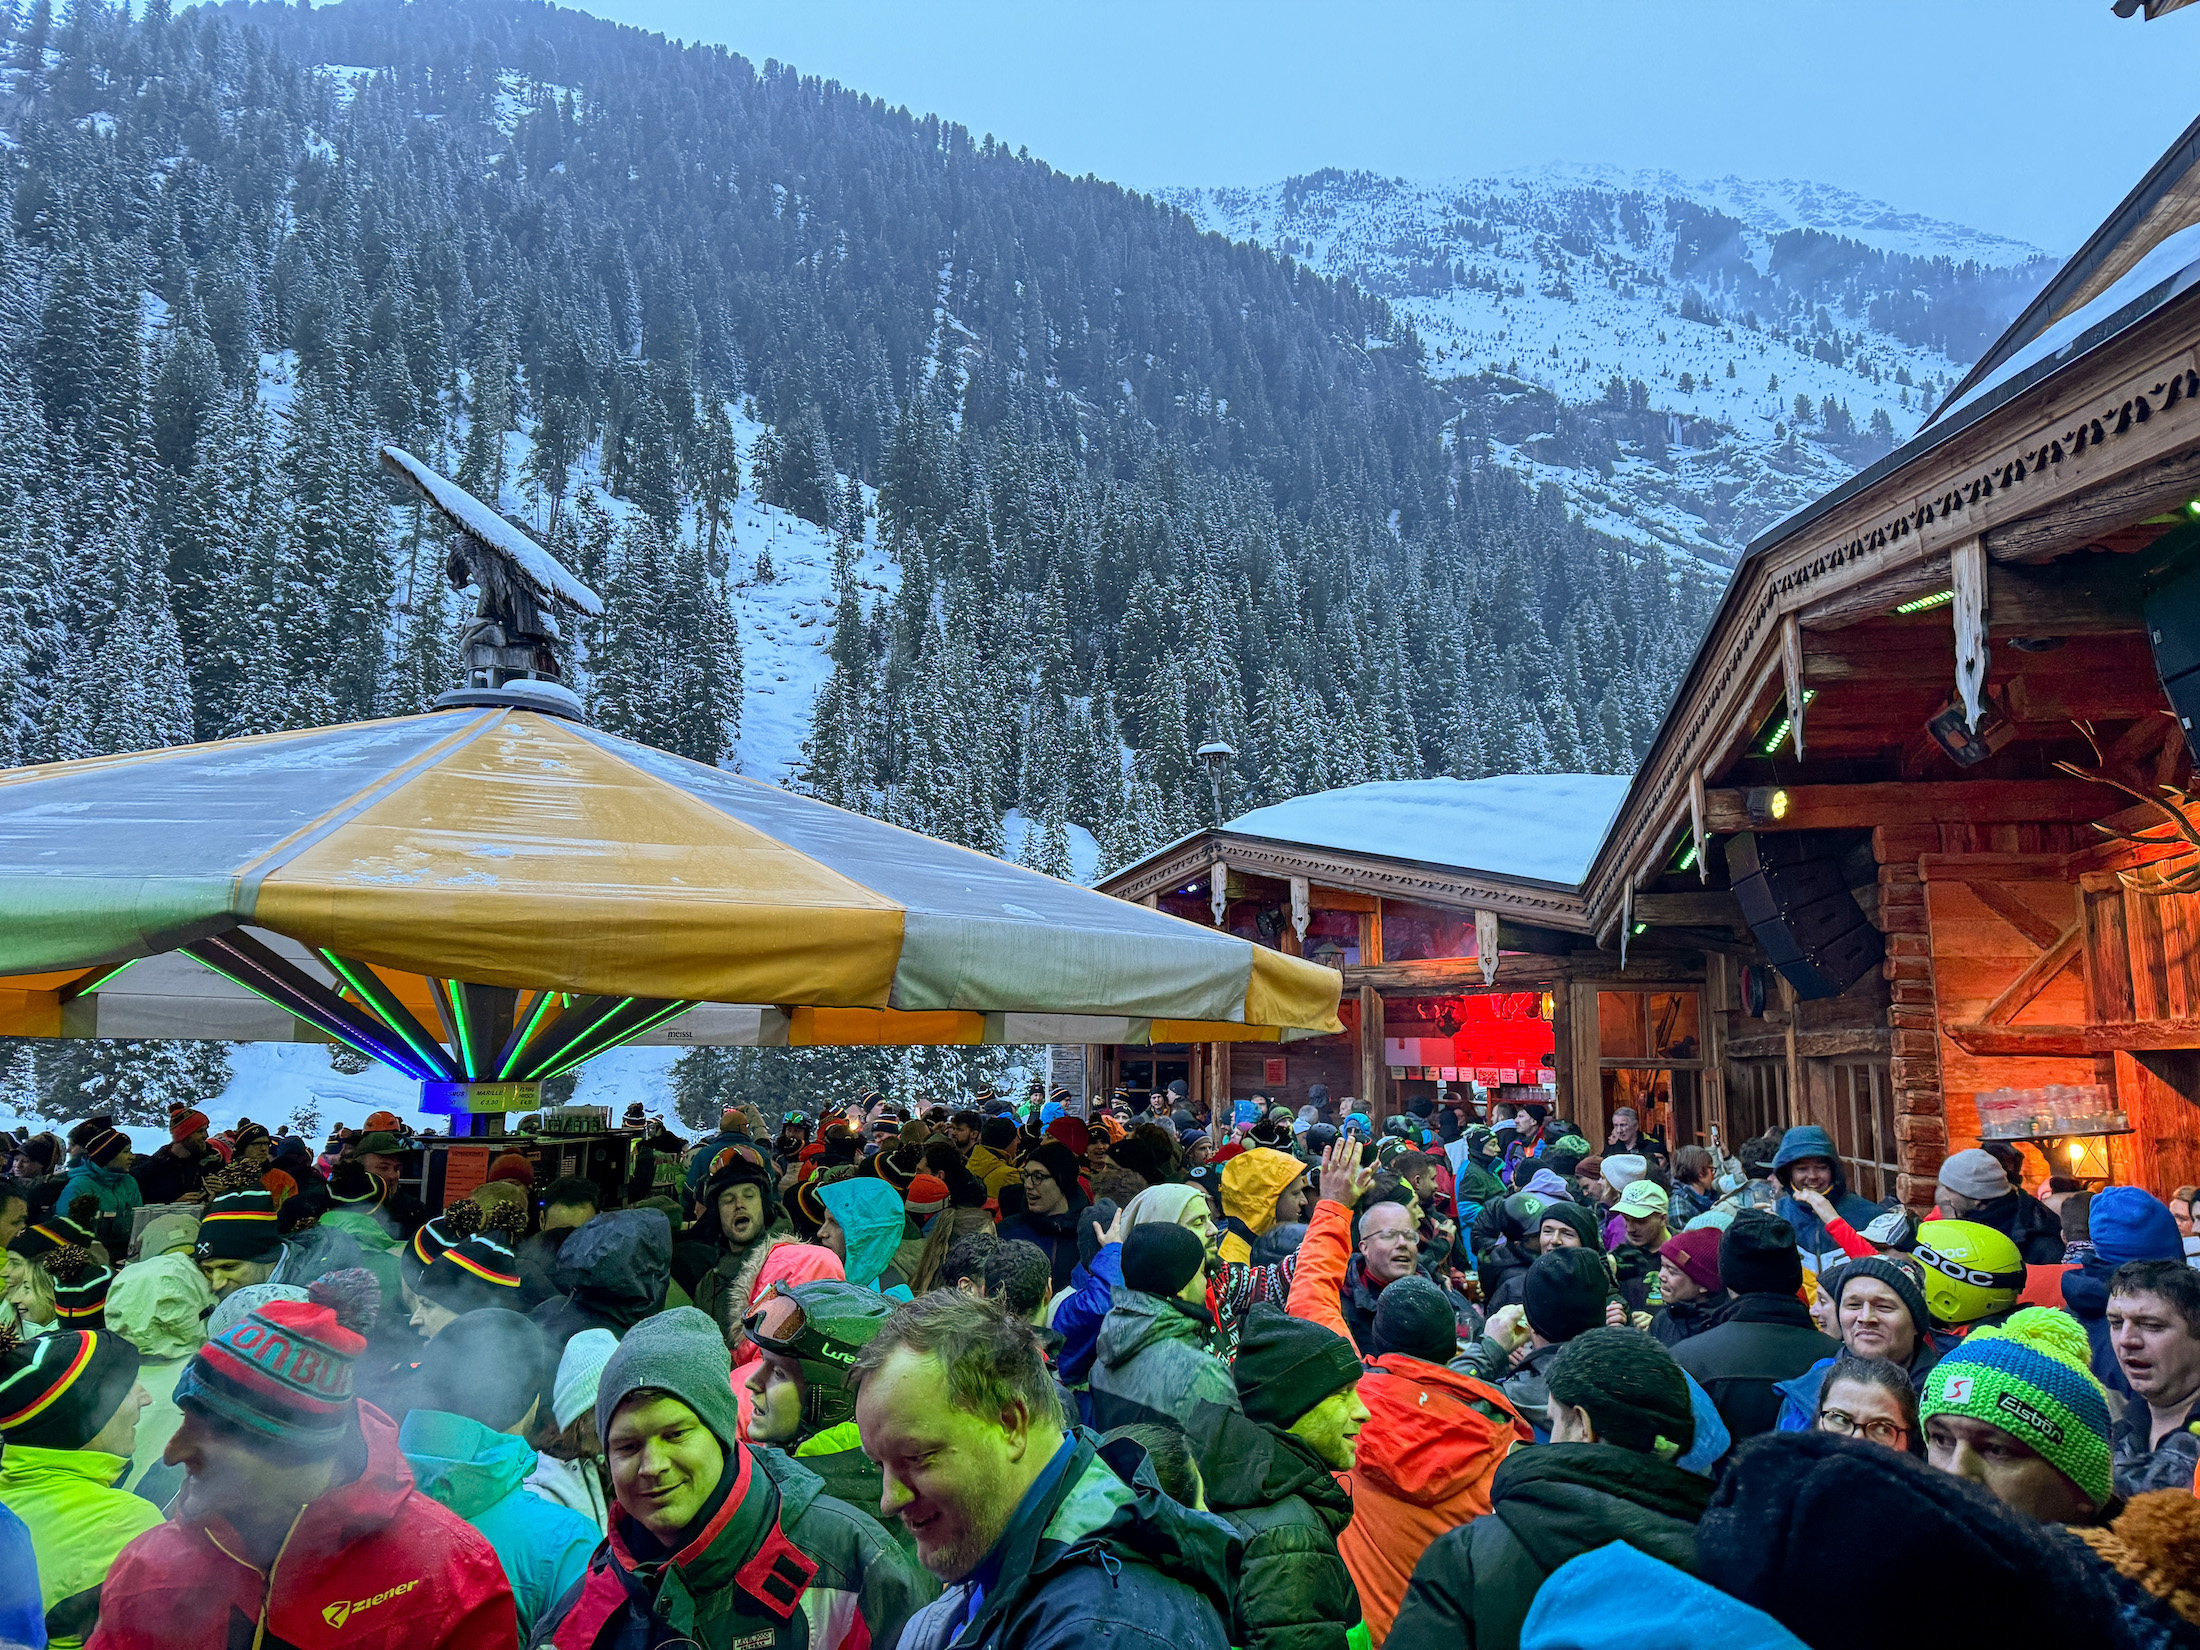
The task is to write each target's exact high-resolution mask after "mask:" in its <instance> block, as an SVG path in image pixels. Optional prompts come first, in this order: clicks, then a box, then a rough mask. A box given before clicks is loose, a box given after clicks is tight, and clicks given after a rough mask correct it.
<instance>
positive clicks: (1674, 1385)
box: [0, 1086, 2200, 1650]
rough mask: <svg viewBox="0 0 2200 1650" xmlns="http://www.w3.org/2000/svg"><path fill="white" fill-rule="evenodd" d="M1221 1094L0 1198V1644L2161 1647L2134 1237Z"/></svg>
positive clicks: (1038, 1101)
mask: <svg viewBox="0 0 2200 1650" xmlns="http://www.w3.org/2000/svg"><path fill="white" fill-rule="evenodd" d="M1276 1098H1277V1097H1273V1096H1268V1095H1259V1096H1256V1097H1255V1103H1254V1104H1253V1105H1251V1106H1247V1107H1240V1108H1238V1111H1237V1116H1238V1117H1239V1118H1242V1119H1244V1120H1243V1121H1233V1122H1232V1123H1231V1124H1230V1125H1229V1126H1227V1127H1224V1126H1221V1125H1220V1124H1212V1125H1211V1124H1210V1123H1209V1122H1208V1121H1207V1120H1206V1119H1203V1118H1201V1117H1198V1116H1196V1115H1195V1114H1194V1113H1193V1111H1192V1110H1191V1109H1190V1107H1189V1106H1188V1105H1187V1103H1186V1099H1185V1096H1184V1093H1183V1091H1182V1089H1181V1087H1180V1086H1179V1087H1178V1088H1175V1089H1173V1090H1171V1091H1168V1092H1163V1093H1156V1094H1150V1095H1149V1094H1119V1095H1117V1096H1114V1097H1113V1098H1112V1100H1111V1101H1110V1102H1109V1103H1108V1104H1106V1105H1105V1106H1103V1107H1099V1108H1096V1110H1095V1115H1093V1116H1091V1117H1089V1118H1088V1117H1087V1116H1085V1115H1082V1112H1083V1109H1084V1108H1082V1107H1081V1106H1075V1105H1073V1104H1072V1103H1071V1101H1070V1097H1069V1096H1067V1095H1066V1094H1062V1093H1059V1092H1057V1093H1055V1094H1053V1095H1047V1094H1044V1093H1041V1092H1039V1091H1037V1090H1034V1091H1033V1092H1032V1093H1030V1094H1029V1095H1027V1096H1024V1097H1021V1098H1016V1099H1011V1098H1007V1097H1002V1096H998V1095H995V1094H993V1093H991V1092H990V1091H980V1092H979V1093H978V1094H976V1095H973V1096H968V1097H965V1098H964V1099H963V1100H961V1101H960V1102H959V1103H958V1104H956V1105H953V1106H947V1105H932V1104H924V1105H918V1106H912V1107H903V1106H897V1105H894V1104H891V1103H888V1102H887V1101H885V1100H883V1099H882V1098H881V1097H879V1096H878V1095H876V1094H866V1095H863V1096H860V1097H859V1098H857V1099H856V1100H854V1101H853V1102H850V1103H847V1104H844V1105H839V1106H828V1107H826V1108H824V1109H823V1110H822V1113H819V1112H815V1111H812V1110H810V1109H807V1108H805V1109H803V1110H790V1111H787V1112H786V1113H784V1114H783V1115H782V1116H781V1117H780V1118H779V1120H778V1122H777V1123H776V1125H774V1124H769V1123H767V1121H766V1120H765V1119H764V1118H762V1117H760V1116H758V1115H757V1114H756V1113H755V1112H753V1111H748V1110H729V1111H727V1112H726V1113H725V1114H724V1115H723V1116H722V1117H721V1118H720V1120H719V1127H718V1129H717V1130H716V1131H715V1132H714V1133H712V1134H710V1135H709V1136H708V1137H706V1138H704V1139H702V1140H699V1141H693V1142H690V1141H687V1140H683V1139H680V1138H678V1137H677V1136H675V1135H673V1134H671V1133H670V1132H669V1131H667V1130H666V1129H665V1128H664V1127H663V1125H662V1124H661V1123H655V1122H650V1123H647V1124H646V1126H645V1127H644V1128H643V1129H642V1130H641V1132H639V1133H637V1134H636V1135H635V1136H634V1137H633V1142H632V1149H631V1151H630V1153H629V1156H628V1160H627V1162H626V1164H625V1165H624V1166H623V1169H622V1171H621V1172H620V1173H619V1174H618V1175H617V1176H616V1177H614V1179H615V1183H606V1182H599V1181H597V1180H592V1179H586V1178H575V1177H568V1178H556V1179H548V1180H547V1181H546V1182H545V1183H542V1184H538V1183H537V1180H538V1173H537V1167H536V1165H537V1162H538V1160H539V1161H550V1160H552V1159H553V1158H554V1157H555V1153H554V1152H553V1153H547V1154H540V1155H539V1156H538V1154H537V1153H536V1152H534V1151H532V1150H530V1149H528V1147H529V1141H528V1140H527V1138H526V1137H525V1136H524V1135H522V1136H518V1137H513V1138H512V1139H511V1140H510V1142H509V1148H510V1149H506V1150H504V1151H503V1152H501V1154H500V1155H498V1156H497V1157H496V1158H495V1159H494V1161H493V1162H492V1163H491V1165H490V1167H489V1170H488V1175H487V1178H486V1180H485V1181H483V1183H482V1184H480V1185H479V1186H477V1187H475V1188H474V1189H473V1190H471V1191H470V1192H468V1193H467V1194H466V1195H465V1196H464V1197H463V1198H457V1199H454V1200H450V1201H447V1202H444V1203H443V1206H442V1207H440V1208H439V1209H437V1210H435V1211H433V1212H431V1211H430V1210H429V1209H428V1208H427V1207H426V1206H425V1205H424V1203H423V1201H422V1198H421V1195H420V1192H421V1189H422V1188H423V1187H424V1185H425V1184H426V1182H424V1181H423V1179H422V1178H421V1177H420V1175H419V1173H418V1164H419V1152H420V1149H421V1148H420V1143H419V1142H418V1141H416V1140H415V1139H413V1138H412V1137H411V1136H409V1135H408V1134H407V1133H406V1132H405V1130H404V1128H403V1126H402V1124H401V1122H400V1120H399V1119H398V1118H396V1117H395V1116H393V1115H389V1114H378V1115H377V1116H375V1117H372V1118H369V1119H368V1120H367V1126H366V1127H365V1128H363V1129H362V1130H360V1131H358V1132H357V1133H347V1132H344V1131H339V1132H338V1134H337V1135H335V1136H332V1137H331V1138H330V1140H329V1141H328V1142H327V1144H326V1146H325V1147H324V1148H323V1149H321V1150H319V1151H316V1150H315V1149H314V1148H313V1147H312V1146H311V1144H310V1143H308V1142H305V1141H302V1140H300V1139H298V1138H297V1137H295V1136H292V1135H289V1134H288V1133H287V1132H286V1131H284V1130H280V1129H278V1130H275V1131H269V1130H268V1129H266V1128H263V1127H261V1126H259V1125H256V1124H252V1123H249V1122H244V1123H240V1124H239V1125H238V1126H236V1127H235V1128H234V1129H228V1130H223V1131H220V1132H219V1133H217V1132H215V1131H213V1130H212V1128H211V1126H210V1124H209V1122H208V1119H207V1118H206V1116H205V1115H204V1114H203V1113H200V1112H197V1111H193V1110H189V1109H187V1108H182V1107H179V1108H177V1109H176V1111H175V1113H174V1115H173V1116H172V1118H171V1120H170V1125H169V1130H168V1133H169V1142H168V1143H167V1144H166V1145H164V1146H162V1147H161V1148H160V1149H159V1150H157V1151H155V1152H151V1153H149V1154H146V1155H145V1156H142V1157H138V1156H135V1155H134V1154H133V1152H132V1149H131V1146H130V1142H129V1139H128V1137H127V1136H126V1135H124V1134H123V1133H122V1132H121V1131H119V1130H117V1129H116V1128H115V1127H114V1126H113V1124H112V1123H111V1121H110V1120H108V1119H105V1118H92V1119H88V1120H86V1121H85V1122H83V1123H82V1124H80V1125H78V1126H77V1127H75V1128H74V1129H72V1130H71V1131H70V1132H69V1134H68V1136H67V1138H66V1139H65V1140H64V1139H57V1138H55V1137H53V1136H51V1135H41V1136H36V1137H33V1138H31V1139H28V1140H20V1141H18V1140H12V1139H5V1138H0V1152H4V1153H5V1155H6V1167H7V1169H8V1171H9V1174H10V1176H11V1177H12V1178H9V1179H8V1180H6V1181H4V1182H0V1241H4V1243H5V1248H6V1278H5V1305H4V1306H0V1647H5V1646H16V1645H21V1646H30V1647H34V1650H35V1647H41V1646H46V1645H54V1646H61V1647H65V1650H68V1647H75V1646H79V1645H89V1646H91V1647H93V1650H137V1647H140V1646H143V1647H145V1650H154V1647H164V1650H165V1647H176V1650H227V1647H252V1650H261V1647H267V1650H272V1647H274V1646H278V1645H280V1646H294V1647H299V1650H319V1647H322V1646H328V1647H332V1650H333V1647H343V1650H398V1647H400V1646H403V1647H406V1650H433V1647H441V1646H450V1647H454V1650H456V1647H465V1650H474V1647H497V1650H505V1647H513V1646H517V1645H521V1644H525V1645H528V1646H554V1647H556V1650H659V1647H664V1646H672V1645H680V1646H690V1645H693V1646H698V1647H701V1650H765V1647H767V1646H769V1647H773V1650H778V1647H786V1650H872V1647H878V1650H889V1647H892V1646H896V1645H898V1646H900V1647H902V1650H948V1647H950V1646H953V1647H956V1650H963V1647H977V1646H988V1647H991V1646H1001V1647H1008V1646H1015V1647H1018V1650H1053V1647H1056V1646H1067V1645H1072V1644H1084V1643H1088V1642H1094V1641H1099V1640H1105V1641H1108V1642H1110V1643H1113V1644H1117V1645H1119V1646H1122V1647H1125V1650H1135V1647H1137V1646H1141V1645H1143V1646H1148V1647H1150V1650H1225V1647H1235V1650H1347V1647H1351V1650H1359V1647H1360V1646H1362V1645H1366V1646H1369V1647H1382V1646H1385V1645H1387V1646H1390V1647H1391V1650H1454V1647H1457V1646H1467V1647H1472V1650H1514V1647H1525V1650H1599V1647H1617V1646H1620V1645H1621V1644H1623V1643H1624V1644H1627V1645H1629V1646H1632V1645H1633V1644H1635V1643H1636V1642H1638V1641H1639V1640H1641V1639H1642V1638H1643V1637H1645V1636H1648V1637H1650V1638H1652V1639H1656V1638H1658V1637H1660V1636H1663V1637H1666V1638H1669V1639H1673V1640H1675V1641H1677V1642H1683V1643H1691V1644H1696V1645H1708V1646H1713V1647H1723V1646H1735V1647H1740V1646H1776V1647H1788V1646H1796V1645H1807V1646H1811V1647H1813V1650H1835V1647H1839V1650H1853V1646H1854V1645H1855V1644H1857V1643H1859V1642H1872V1641H1874V1640H1878V1639H1884V1638H1887V1637H1889V1636H1890V1635H1901V1634H1904V1633H1907V1632H1909V1631H1916V1632H1919V1633H1920V1634H1930V1635H1931V1637H1932V1638H1933V1639H1934V1641H1935V1642H1936V1644H1938V1645H1941V1646H1943V1647H1944V1650H1945V1647H1947V1646H1950V1645H1952V1646H1954V1647H1957V1650H1962V1647H1965V1646H1970V1645H1978V1646H1981V1647H1984V1646H1988V1645H1993V1646H1995V1647H1996V1650H2000V1647H2001V1646H2003V1645H2004V1644H2005V1643H2006V1642H2008V1641H2009V1640H2010V1639H2011V1637H2012V1636H2013V1635H2023V1636H2025V1637H2027V1638H2032V1637H2040V1638H2050V1639H2052V1638H2056V1637H2059V1636H2061V1635H2065V1634H2078V1635H2082V1642H2086V1643H2091V1644H2099V1645H2104V1646H2113V1647H2117V1650H2123V1647H2127V1646H2128V1647H2133V1650H2152V1647H2168V1646H2200V1499H2196V1486H2195V1466H2196V1464H2200V1413H2196V1411H2200V1270H2196V1269H2195V1268H2196V1266H2200V1240H2196V1239H2195V1237H2194V1235H2193V1225H2192V1218H2193V1211H2192V1204H2193V1200H2194V1197H2195V1193H2194V1191H2193V1189H2192V1188H2179V1189H2178V1191H2177V1194H2176V1195H2175V1196H2174V1197H2173V1198H2171V1199H2170V1200H2169V1201H2168V1202H2164V1201H2161V1200H2158V1199H2156V1198H2155V1197H2153V1196H2152V1195H2150V1194H2149V1193H2148V1192H2146V1191H2144V1190H2142V1189H2140V1188H2138V1187H2135V1186H2122V1185H2111V1186H2107V1187H2102V1188H2091V1189H2089V1188H2086V1187H2082V1186H2080V1185H2078V1184H2077V1183H2074V1182H2071V1181H2066V1180H2058V1179H2051V1180H2044V1181H2042V1182H2040V1183H2039V1184H2038V1185H2037V1186H2036V1187H2034V1188H2029V1189H2028V1187H2027V1185H2026V1183H2025V1182H2026V1176H2025V1172H2024V1165H2023V1163H2022V1161H2021V1159H2020V1158H2019V1157H2018V1156H2017V1154H2016V1153H2015V1152H2014V1151H2013V1150H2012V1149H2010V1148H2008V1147H2006V1146H1998V1145H1995V1144H1993V1143H1987V1144H1985V1145H1983V1146H1979V1147H1971V1148H1967V1149H1964V1150H1959V1151H1956V1152H1954V1153H1952V1154H1950V1155H1949V1156H1948V1157H1947V1159H1946V1161H1945V1162H1944V1163H1943V1164H1942V1165H1941V1168H1940V1171H1939V1179H1938V1185H1937V1187H1936V1189H1935V1196H1934V1201H1933V1206H1932V1207H1931V1208H1930V1209H1929V1210H1914V1211H1913V1210H1912V1209H1909V1208H1906V1207H1904V1206H1902V1205H1901V1204H1899V1203H1897V1202H1895V1201H1894V1200H1892V1199H1891V1198H1890V1199H1888V1200H1886V1201H1884V1202H1878V1203H1875V1202H1872V1201H1871V1200H1869V1199H1868V1198H1866V1197H1864V1196H1862V1195H1860V1194H1859V1193H1858V1192H1857V1191H1856V1190H1855V1189H1853V1188H1851V1187H1850V1186H1849V1185H1848V1184H1847V1182H1846V1178H1845V1174H1844V1168H1843V1163H1842V1160H1841V1158H1840V1156H1839V1154H1838V1152H1837V1151H1836V1149H1835V1147H1834V1144H1833V1142H1832V1141H1831V1140H1830V1139H1829V1138H1828V1136H1827V1135H1826V1133H1825V1132H1824V1131H1823V1130H1822V1129H1819V1128H1816V1127H1813V1126H1809V1125H1804V1126H1799V1127H1794V1128H1789V1129H1785V1130H1781V1131H1775V1132H1772V1133H1769V1134H1767V1135H1765V1136H1763V1137H1761V1138H1758V1139H1753V1140H1750V1141H1747V1142H1745V1143H1743V1144H1742V1146H1741V1147H1740V1149H1739V1151H1738V1152H1737V1153H1736V1154H1735V1155H1734V1156H1733V1157H1725V1156H1723V1155H1721V1154H1719V1153H1718V1152H1717V1151H1715V1150H1713V1149H1710V1148H1707V1147H1706V1146H1704V1145H1698V1144H1689V1145H1683V1146H1681V1147H1679V1148H1678V1149H1677V1150H1673V1149H1669V1147H1668V1144H1667V1142H1666V1141H1665V1140H1664V1139H1663V1138H1661V1137H1660V1136H1659V1134H1658V1133H1657V1131H1656V1130H1655V1128H1654V1127H1653V1126H1651V1124H1650V1122H1649V1121H1647V1120H1645V1119H1644V1118H1641V1117H1638V1116H1637V1115H1636V1114H1635V1113H1634V1112H1633V1111H1630V1110H1625V1109H1622V1110H1620V1111H1618V1112H1616V1113H1615V1114H1614V1116H1613V1119H1612V1122H1611V1126H1610V1128H1609V1130H1608V1131H1600V1132H1604V1133H1605V1135H1606V1138H1605V1139H1604V1141H1603V1142H1602V1143H1601V1145H1592V1143H1591V1141H1590V1140H1589V1139H1588V1138H1587V1137H1585V1136H1584V1135H1583V1134H1582V1133H1581V1132H1580V1131H1579V1130H1577V1129H1576V1128H1575V1127H1574V1126H1573V1125H1572V1124H1571V1123H1569V1122H1568V1121H1566V1120H1565V1119H1564V1118H1562V1117H1557V1116H1553V1115H1551V1113H1550V1111H1549V1109H1548V1108H1547V1107H1535V1106H1530V1107H1524V1108H1521V1109H1519V1110H1517V1111H1516V1110H1515V1109H1514V1108H1512V1107H1510V1106H1506V1105H1502V1104H1489V1105H1484V1104H1468V1103H1465V1102H1459V1103H1455V1104H1447V1105H1442V1106H1438V1105H1435V1104H1432V1103H1430V1102H1428V1101H1417V1102H1415V1103H1414V1104H1413V1105H1412V1106H1411V1107H1410V1108H1409V1110H1408V1111H1407V1113H1405V1114H1404V1115H1401V1116H1396V1117H1391V1118H1387V1119H1380V1120H1378V1119H1376V1118H1374V1117H1372V1116H1370V1115H1369V1114H1368V1112H1367V1111H1365V1110H1363V1109H1361V1108H1359V1107H1358V1106H1357V1105H1356V1104H1355V1103H1354V1102H1353V1101H1352V1100H1351V1099H1350V1098H1344V1099H1341V1100H1338V1101H1336V1102H1334V1103H1333V1102H1331V1100H1330V1098H1329V1096H1328V1094H1327V1093H1326V1091H1324V1090H1322V1089H1321V1088H1319V1087H1318V1086H1316V1087H1315V1088H1313V1089H1311V1090H1309V1091H1308V1093H1307V1094H1306V1096H1305V1098H1304V1100H1303V1102H1301V1103H1299V1104H1296V1105H1283V1104H1278V1103H1276ZM1248 1114H1249V1115H1248ZM630 1121H631V1122H636V1123H640V1122H641V1121H642V1120H641V1119H639V1118H630ZM1920 1214H1922V1216H1923V1218H1918V1216H1919V1215H1920Z"/></svg>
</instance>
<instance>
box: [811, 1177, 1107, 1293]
mask: <svg viewBox="0 0 2200 1650" xmlns="http://www.w3.org/2000/svg"><path fill="white" fill-rule="evenodd" d="M1056 1149H1057V1150H1061V1149H1062V1148H1061V1147H1059V1146H1057V1147H1056ZM817 1198H818V1201H819V1202H820V1203H822V1204H823V1205H824V1206H825V1215H826V1219H825V1225H824V1227H823V1228H822V1229H821V1230H820V1231H819V1233H818V1247H820V1248H823V1249H827V1250H830V1251H831V1252H832V1253H833V1254H835V1255H838V1256H839V1257H840V1266H841V1273H842V1277H843V1278H844V1280H845V1281H846V1282H849V1283H852V1284H854V1285H855V1286H856V1287H857V1288H859V1289H873V1290H876V1291H877V1292H878V1293H879V1294H881V1295H885V1296H888V1297H889V1298H891V1299H894V1300H907V1299H909V1285H908V1281H907V1280H906V1279H905V1278H903V1277H902V1276H901V1274H900V1273H898V1272H896V1271H895V1270H894V1251H895V1250H896V1249H898V1248H899V1247H900V1246H901V1239H902V1229H903V1222H904V1221H905V1219H906V1218H907V1217H906V1216H905V1214H904V1213H903V1209H904V1205H903V1203H902V1199H901V1194H900V1193H899V1192H897V1191H895V1190H894V1188H893V1187H891V1186H889V1185H887V1184H886V1182H885V1181H883V1180H875V1179H869V1178H865V1177H861V1176H859V1177H856V1178H852V1179H848V1180H836V1181H834V1182H833V1183H832V1184H831V1185H830V1186H825V1187H821V1188H820V1189H819V1191H818V1194H817ZM1072 1258H1074V1254H1073V1256H1072Z"/></svg>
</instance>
